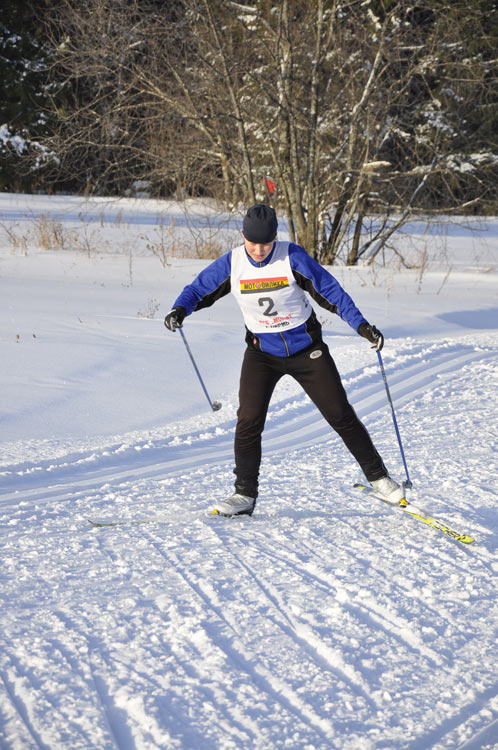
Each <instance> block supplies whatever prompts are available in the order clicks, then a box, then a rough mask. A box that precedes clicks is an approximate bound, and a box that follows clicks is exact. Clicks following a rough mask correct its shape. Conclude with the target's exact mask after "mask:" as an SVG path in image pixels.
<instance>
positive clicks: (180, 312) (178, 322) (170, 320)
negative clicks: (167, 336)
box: [164, 305, 187, 331]
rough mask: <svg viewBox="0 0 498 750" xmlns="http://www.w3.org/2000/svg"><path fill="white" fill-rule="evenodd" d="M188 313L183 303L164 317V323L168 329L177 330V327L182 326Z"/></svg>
mask: <svg viewBox="0 0 498 750" xmlns="http://www.w3.org/2000/svg"><path fill="white" fill-rule="evenodd" d="M186 314H187V311H186V309H185V308H184V307H182V306H181V305H178V306H177V307H174V308H173V309H172V310H170V311H169V313H168V314H167V315H166V317H165V318H164V325H165V326H166V328H167V329H168V331H176V329H177V328H181V327H182V323H183V321H184V318H185V316H186Z"/></svg>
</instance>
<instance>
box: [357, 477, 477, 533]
mask: <svg viewBox="0 0 498 750" xmlns="http://www.w3.org/2000/svg"><path fill="white" fill-rule="evenodd" d="M354 486H355V488H356V489H357V490H361V491H362V492H366V493H367V494H369V495H373V497H376V498H377V499H378V500H382V502H384V503H387V505H391V506H392V507H393V508H401V510H403V511H404V512H405V513H408V515H410V516H412V518H416V519H417V520H419V521H422V523H426V524H428V525H429V526H432V528H433V529H437V530H438V531H442V532H443V534H446V536H449V537H451V538H452V539H456V541H457V542H462V543H463V544H472V542H473V541H474V539H473V538H472V537H471V536H468V535H467V534H460V533H459V532H458V531H454V530H453V529H451V528H450V527H449V526H448V525H447V524H446V523H445V522H444V521H440V520H438V519H437V518H432V517H431V516H426V515H425V511H423V510H422V509H421V508H417V506H416V505H413V504H412V503H409V502H408V501H407V500H400V502H399V503H390V502H388V501H387V500H386V499H385V498H383V497H381V496H380V495H377V493H376V492H375V490H374V488H373V487H370V486H369V485H367V484H358V483H357V484H355V485H354Z"/></svg>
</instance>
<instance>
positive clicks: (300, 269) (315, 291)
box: [173, 243, 367, 357]
mask: <svg viewBox="0 0 498 750" xmlns="http://www.w3.org/2000/svg"><path fill="white" fill-rule="evenodd" d="M288 252H289V260H290V265H291V269H292V273H293V276H294V279H295V280H296V283H297V285H298V286H299V287H300V288H301V289H303V290H304V291H306V292H308V294H309V295H310V297H311V298H312V299H313V300H315V302H316V303H317V304H318V305H320V307H323V308H324V309H325V310H328V311H329V312H332V313H336V314H338V315H339V317H341V318H342V320H344V321H345V322H346V323H348V324H349V325H350V326H351V327H352V328H353V329H354V330H355V331H358V327H359V326H360V324H361V323H366V322H367V321H366V320H365V318H364V317H363V315H362V314H361V312H360V311H359V310H358V308H357V307H356V305H355V304H354V302H353V300H352V299H351V297H350V296H349V294H347V292H345V291H344V289H343V288H342V286H341V285H340V284H339V282H338V281H337V279H335V278H334V277H333V276H332V274H331V273H329V272H328V271H327V270H325V268H323V266H321V265H320V264H319V263H318V262H317V261H316V260H314V259H313V258H311V256H310V255H308V253H307V252H306V250H304V248H302V247H301V246H300V245H296V244H294V243H289V251H288ZM272 255H273V251H272V252H271V253H270V255H269V256H268V257H267V258H265V260H264V261H262V262H261V263H258V262H256V261H254V260H253V259H252V258H250V256H249V255H248V256H247V257H248V259H249V261H250V263H251V264H252V265H253V266H255V267H259V268H260V267H263V266H267V265H269V264H271V262H272ZM231 260H232V251H230V252H228V253H226V254H225V255H222V256H221V257H220V258H217V259H216V260H215V261H213V263H211V264H210V265H209V266H207V267H206V268H205V269H204V270H203V271H201V273H200V274H199V275H198V276H197V277H196V278H195V279H194V281H193V282H192V283H191V284H188V285H187V286H186V287H185V288H184V289H183V291H182V292H181V294H180V295H179V297H178V298H177V299H176V300H175V302H174V305H173V306H174V307H177V306H182V307H184V308H185V310H186V311H187V315H190V314H191V313H193V312H196V311H197V310H201V309H202V308H204V307H210V306H211V305H212V304H213V303H214V302H216V300H218V299H220V298H221V297H224V296H225V295H226V294H228V293H229V292H231ZM321 330H322V327H321V325H320V323H319V321H318V320H317V317H316V315H315V313H314V312H312V313H311V315H310V317H309V318H308V320H307V321H306V322H305V323H303V324H302V325H299V326H297V327H296V328H291V329H287V330H285V331H279V332H273V331H272V332H265V333H258V334H257V335H256V334H254V333H252V331H249V330H248V329H247V327H246V341H247V343H248V345H249V346H251V347H253V348H256V349H258V350H260V351H263V352H266V353H268V354H273V355H275V356H278V357H289V356H292V355H293V354H296V353H297V352H299V351H301V350H303V349H306V348H308V347H309V346H312V345H314V344H317V343H320V342H321V341H322V335H321Z"/></svg>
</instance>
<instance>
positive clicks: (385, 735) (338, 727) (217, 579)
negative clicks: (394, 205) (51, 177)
mask: <svg viewBox="0 0 498 750" xmlns="http://www.w3.org/2000/svg"><path fill="white" fill-rule="evenodd" d="M237 226H238V222H237V217H236V218H235V219H234V218H232V219H230V218H229V217H220V216H219V215H218V214H216V212H215V211H214V210H212V209H211V208H209V206H206V205H203V204H192V205H191V206H190V210H189V213H188V214H185V213H184V211H183V209H182V208H181V207H178V206H175V205H174V204H169V203H163V202H155V201H133V200H126V201H114V200H109V201H104V200H102V199H101V200H95V201H89V202H85V201H82V200H81V199H78V198H64V197H54V198H47V197H39V196H38V197H37V196H13V195H5V194H3V195H2V194H0V310H1V318H0V356H1V370H0V386H1V388H0V394H1V395H0V399H1V408H0V425H1V433H0V440H1V449H2V452H1V463H0V541H1V547H2V549H1V574H0V582H1V583H0V747H1V748H2V750H4V749H5V750H26V749H28V748H37V749H43V750H79V749H81V750H87V749H92V750H93V749H95V750H110V749H111V748H119V749H120V750H132V748H133V749H134V748H136V749H137V750H159V749H161V750H163V749H164V750H245V749H246V748H247V749H250V750H283V749H284V748H285V749H287V748H288V749H290V750H332V749H335V748H337V749H338V750H377V749H379V750H380V749H382V750H450V749H451V750H491V749H492V748H493V749H495V748H498V656H497V645H496V644H497V634H498V602H497V590H498V556H497V551H498V507H497V490H496V487H497V479H496V477H497V463H498V462H497V448H498V443H497V422H498V419H497V417H498V414H497V412H498V409H497V404H498V395H497V393H498V391H497V386H498V367H497V364H498V363H497V353H498V283H497V282H498V221H496V220H492V219H488V220H484V221H479V222H475V223H474V225H473V226H472V227H470V226H469V225H468V223H466V222H459V223H457V224H445V223H444V224H441V225H440V226H439V227H437V228H433V229H431V231H429V232H427V231H424V227H423V225H422V224H420V225H419V224H413V225H410V226H408V227H407V228H406V229H405V234H404V235H403V237H401V238H400V239H399V245H398V247H400V248H402V249H403V252H404V253H406V255H407V257H408V256H410V258H411V259H412V260H413V261H416V262H417V266H418V267H416V268H414V269H412V270H406V269H402V268H401V269H400V268H398V267H394V266H393V265H392V264H390V265H388V266H387V267H386V268H384V269H383V268H380V267H379V266H374V267H373V268H370V269H367V268H364V267H363V268H362V267H359V268H356V269H347V268H344V267H337V268H334V269H333V272H334V273H335V275H336V276H337V278H338V279H339V281H340V282H341V283H342V284H343V285H344V286H345V287H346V289H347V290H348V291H349V292H350V293H351V295H352V296H353V298H354V299H355V301H356V303H357V305H358V307H359V308H360V309H361V310H362V312H363V313H364V315H365V316H366V317H367V318H368V319H369V320H371V321H372V322H374V323H375V324H376V325H377V326H378V327H379V328H380V329H381V330H382V331H383V332H384V334H385V335H386V338H387V341H386V346H385V348H384V351H383V358H384V363H385V366H386V371H387V375H388V379H389V384H390V387H391V391H392V395H393V398H394V402H395V406H396V413H397V416H398V421H399V426H400V430H401V434H402V437H403V443H404V447H405V450H406V455H407V461H408V467H409V471H410V476H411V479H412V481H413V484H414V489H413V491H412V493H411V496H410V497H411V499H412V500H413V501H414V502H416V503H417V504H418V505H421V506H423V507H425V508H426V509H427V510H428V511H429V512H430V513H431V514H432V515H434V516H436V517H438V518H442V519H444V520H445V521H447V522H448V524H449V525H450V526H451V527H452V528H455V529H457V530H458V531H462V532H466V533H469V534H471V535H472V536H474V537H475V539H476V541H475V542H474V544H473V545H470V546H465V545H463V544H460V543H458V542H456V541H454V540H452V539H450V538H448V537H447V536H444V535H443V534H441V533H440V532H437V531H435V530H433V529H431V528H429V527H428V526H426V525H424V524H422V523H420V522H419V521H417V520H415V519H413V518H411V517H409V516H407V515H405V514H403V513H402V512H401V511H397V510H395V509H391V508H389V507H388V506H387V505H384V504H382V503H381V502H379V501H376V500H375V499H373V500H369V499H368V498H367V497H365V496H363V495H362V494H360V493H357V491H355V490H354V489H352V484H353V483H354V482H355V481H358V480H361V479H362V476H361V472H360V471H359V469H358V468H357V466H356V465H355V464H354V462H353V460H352V459H351V457H350V456H349V454H347V452H346V450H345V448H344V447H343V446H342V444H341V443H340V441H339V440H338V439H337V438H336V436H335V435H334V434H332V433H331V432H330V430H329V428H328V427H327V425H326V424H325V423H324V422H323V420H322V419H321V417H320V415H319V414H318V413H317V412H316V410H315V408H314V407H313V406H312V405H311V404H310V402H309V400H308V399H307V398H306V397H305V395H304V394H303V393H302V392H301V391H300V390H299V388H298V387H296V385H295V384H294V383H293V381H292V380H290V379H284V380H283V381H281V383H280V384H279V386H278V387H277V390H276V392H275V396H274V399H273V401H272V405H271V410H270V415H269V421H268V424H267V429H266V431H265V435H264V461H263V466H262V477H261V494H260V499H259V501H258V506H257V509H256V512H255V513H254V515H253V516H252V518H250V519H249V518H244V519H233V520H228V519H221V518H218V519H216V518H209V517H207V515H206V510H208V509H209V506H210V502H211V501H212V500H213V499H215V498H220V497H224V496H226V495H227V494H228V493H229V492H230V491H231V488H232V473H231V472H232V437H233V429H234V423H235V412H236V408H237V387H238V372H239V366H240V360H241V356H242V353H243V348H244V344H243V325H242V321H241V318H240V315H239V313H238V310H237V309H236V305H235V303H234V301H233V300H232V299H231V298H224V299H223V300H221V301H220V302H218V303H217V304H216V305H215V306H213V307H211V308H209V309H207V310H204V311H202V312H200V313H198V314H196V315H194V316H193V317H191V318H189V319H188V320H187V321H186V324H185V328H184V330H185V334H186V336H187V339H188V342H189V344H190V346H191V349H192V351H193V353H194V355H195V357H196V359H197V362H198V365H199V367H200V370H201V372H202V375H203V377H204V379H205V382H206V385H207V388H208V391H209V393H210V396H211V398H212V399H216V400H219V401H221V402H222V409H221V410H220V411H218V412H211V411H210V410H209V407H208V404H207V401H206V398H205V396H204V394H203V392H202V390H201V387H200V385H199V383H198V381H197V379H196V376H195V373H194V372H193V369H192V366H191V364H190V360H189V359H188V356H187V353H186V350H185V348H184V346H183V343H182V340H181V338H180V336H179V335H178V334H171V333H168V332H167V331H166V330H165V328H164V326H163V324H162V320H163V317H164V314H165V313H166V312H167V311H168V310H169V308H170V305H171V303H172V301H173V300H174V298H175V297H176V296H177V294H178V292H179V291H180V290H181V289H182V288H183V286H184V285H185V284H186V283H188V282H189V281H190V280H191V279H192V278H193V277H194V276H195V275H196V274H197V273H198V271H199V270H200V269H201V268H202V267H203V266H204V265H205V264H206V263H207V262H208V261H206V260H201V259H192V258H187V257H184V256H185V252H184V250H185V247H186V246H187V244H188V243H189V242H191V243H192V244H193V245H195V242H196V241H197V240H198V238H199V232H204V233H209V236H210V239H211V240H212V242H213V243H214V244H216V243H218V245H220V246H223V245H226V247H229V246H230V243H231V242H232V240H233V239H234V237H235V235H236V232H237ZM281 237H282V238H285V233H282V235H281ZM443 238H444V240H445V243H446V244H444V243H443ZM168 243H169V245H168ZM47 247H48V248H49V249H44V248H47ZM168 247H169V248H170V249H171V251H172V252H173V253H174V255H175V257H173V258H169V257H168V252H167V250H168ZM57 248H58V249H57ZM165 250H166V251H165ZM318 312H319V315H320V318H321V320H322V323H323V325H324V330H325V337H326V341H327V342H328V344H329V346H330V348H331V350H332V352H333V355H334V357H335V359H336V361H337V364H338V367H339V369H340V371H341V374H342V376H343V380H344V383H345V385H346V387H347V390H348V393H349V395H350V398H351V400H352V402H353V403H354V405H355V408H356V410H357V411H358V413H359V414H360V416H361V417H362V419H363V420H364V422H365V423H366V424H367V426H368V428H369V430H370V431H371V434H372V436H373V437H374V440H375V443H376V445H377V446H378V448H379V450H380V452H381V453H382V455H383V457H384V459H385V461H386V463H387V465H388V466H389V468H390V470H391V472H392V474H393V475H394V476H397V477H398V478H400V479H402V478H403V477H404V473H403V467H402V463H401V459H400V454H399V449H398V445H397V441H396V437H395V434H394V429H393V424H392V419H391V414H390V411H389V407H388V403H387V399H386V394H385V391H384V386H383V382H382V379H381V375H380V372H379V367H378V363H377V358H376V356H375V353H374V352H372V350H371V349H370V348H369V346H368V344H367V342H366V341H365V340H363V339H361V338H360V337H358V336H356V335H355V334H354V332H353V331H351V329H350V328H348V327H347V326H346V325H345V324H344V323H343V322H342V321H341V320H340V319H339V318H337V317H334V316H331V315H328V314H327V313H325V311H323V310H321V311H320V310H318ZM88 518H94V519H115V520H120V521H129V522H130V523H127V524H124V525H120V526H115V527H109V528H101V529H93V528H91V527H90V525H89V524H88V522H87V519H88ZM144 519H153V520H152V522H150V523H147V524H133V522H134V521H137V520H144Z"/></svg>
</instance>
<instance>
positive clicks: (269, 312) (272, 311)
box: [258, 297, 278, 318]
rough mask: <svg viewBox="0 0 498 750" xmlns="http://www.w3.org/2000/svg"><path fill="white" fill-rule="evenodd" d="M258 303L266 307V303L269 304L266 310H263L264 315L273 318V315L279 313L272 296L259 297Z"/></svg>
mask: <svg viewBox="0 0 498 750" xmlns="http://www.w3.org/2000/svg"><path fill="white" fill-rule="evenodd" d="M258 305H259V306H260V307H264V306H265V305H267V308H266V310H264V311H263V315H267V316H268V317H269V318H271V317H272V316H273V315H278V313H277V311H276V310H275V303H274V301H273V300H272V298H271V297H260V298H259V299H258Z"/></svg>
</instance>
